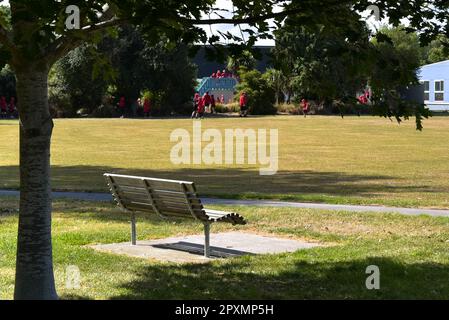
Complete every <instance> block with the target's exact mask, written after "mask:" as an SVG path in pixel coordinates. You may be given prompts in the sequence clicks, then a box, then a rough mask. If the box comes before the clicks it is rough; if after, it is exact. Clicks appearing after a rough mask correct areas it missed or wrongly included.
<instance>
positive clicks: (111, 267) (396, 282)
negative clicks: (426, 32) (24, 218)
mask: <svg viewBox="0 0 449 320" xmlns="http://www.w3.org/2000/svg"><path fill="white" fill-rule="evenodd" d="M0 201H1V209H0V253H1V256H0V299H10V298H12V294H13V281H14V266H15V250H16V247H15V246H16V232H17V212H16V211H17V210H15V209H16V208H17V201H16V200H12V199H9V200H8V199H0ZM235 209H238V211H239V212H241V213H242V214H244V215H245V216H246V217H248V220H249V222H250V223H249V224H248V225H247V226H243V227H232V226H227V225H214V226H213V231H214V232H218V231H225V230H228V231H231V230H241V231H247V232H257V233H259V234H269V235H277V236H279V237H288V238H296V239H306V240H310V241H315V242H319V243H322V244H326V245H327V246H325V247H321V248H315V249H311V250H306V251H298V252H296V253H289V254H278V255H263V256H252V257H240V258H235V259H232V260H226V261H224V260H221V261H214V262H212V263H208V264H205V265H199V264H186V265H178V264H170V263H161V262H156V261H152V260H144V259H138V258H129V257H124V256H116V255H112V254H106V253H98V252H95V251H94V250H92V249H90V248H87V247H85V245H88V244H94V243H113V242H123V241H128V236H129V223H128V220H129V217H127V215H124V214H122V213H121V212H120V211H119V210H118V209H117V208H115V207H114V206H113V205H112V204H109V203H87V202H74V201H64V200H58V201H56V202H55V204H54V212H55V213H54V218H53V219H54V221H53V226H54V228H53V239H54V259H55V273H56V278H57V279H56V282H57V288H58V293H59V294H60V295H61V297H62V298H64V299H79V298H84V299H161V298H163V299H220V298H223V299H309V298H319V299H328V298H338V299H349V298H360V299H381V298H392V299H396V298H398V299H399V298H401V299H415V298H424V299H436V298H440V299H449V282H448V281H447V280H448V279H449V250H448V249H447V248H448V242H449V219H447V218H432V217H424V216H421V217H405V216H400V215H394V214H391V215H389V214H366V213H364V214H358V213H347V212H329V211H318V210H303V209H286V208H284V209H271V208H270V209H266V208H249V207H242V208H235ZM138 232H139V238H140V239H141V240H143V239H155V238H163V237H168V236H180V235H187V234H201V233H202V226H201V225H200V224H198V223H195V222H189V221H185V220H183V221H170V222H164V221H161V220H159V219H158V218H157V217H156V216H146V215H139V216H138ZM212 239H213V238H212ZM69 265H76V266H78V267H79V269H80V271H81V289H78V290H74V289H66V288H65V285H64V284H65V269H66V267H67V266H69ZM369 265H377V266H378V267H379V268H380V272H381V277H380V283H381V289H380V290H378V291H369V290H367V289H366V287H365V280H366V277H367V275H366V274H365V270H366V268H367V267H368V266H369Z"/></svg>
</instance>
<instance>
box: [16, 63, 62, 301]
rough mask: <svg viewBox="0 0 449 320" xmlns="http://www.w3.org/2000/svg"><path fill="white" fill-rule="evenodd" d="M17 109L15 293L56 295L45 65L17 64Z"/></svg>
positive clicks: (21, 295)
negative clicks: (17, 175)
mask: <svg viewBox="0 0 449 320" xmlns="http://www.w3.org/2000/svg"><path fill="white" fill-rule="evenodd" d="M16 76H17V95H18V108H19V114H20V214H19V232H18V243H17V265H16V282H15V292H14V298H15V299H19V300H23V299H26V300H29V299H33V300H34V299H36V300H50V299H57V298H58V296H57V293H56V289H55V281H54V274H53V257H52V240H51V211H52V208H51V187H50V141H51V135H52V130H53V121H52V118H51V116H50V111H49V107H48V87H47V84H48V67H47V66H44V67H42V66H40V67H39V68H38V67H30V68H28V69H26V70H19V71H17V70H16Z"/></svg>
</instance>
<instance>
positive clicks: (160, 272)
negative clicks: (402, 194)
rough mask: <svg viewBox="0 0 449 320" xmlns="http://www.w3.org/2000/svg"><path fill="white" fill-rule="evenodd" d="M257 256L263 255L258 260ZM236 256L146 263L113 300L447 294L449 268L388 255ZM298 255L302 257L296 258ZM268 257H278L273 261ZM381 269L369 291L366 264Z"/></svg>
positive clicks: (436, 296) (425, 296)
mask: <svg viewBox="0 0 449 320" xmlns="http://www.w3.org/2000/svg"><path fill="white" fill-rule="evenodd" d="M258 259H260V260H259V261H258ZM280 259H281V260H284V261H282V262H283V263H279V260H278V259H275V258H272V260H270V258H257V257H256V258H248V259H237V260H233V261H232V262H230V263H227V264H222V265H213V264H206V265H177V266H176V265H170V266H168V265H148V266H146V267H145V268H144V269H142V270H140V271H139V272H138V274H137V279H136V280H133V281H131V282H127V283H123V284H122V285H121V288H122V289H125V290H126V291H127V292H128V293H127V294H124V295H121V296H116V297H113V299H386V298H388V299H447V298H448V297H449V283H448V281H447V279H448V277H449V268H448V266H447V265H443V264H434V263H420V264H403V263H401V262H400V261H395V260H392V259H386V258H375V257H373V258H368V259H362V260H354V261H349V262H321V263H309V262H305V261H296V262H294V263H292V262H291V259H288V258H287V257H286V256H282V257H281V258H280ZM296 260H298V259H296ZM270 261H276V264H275V265H270ZM370 265H376V266H378V267H379V268H380V272H381V274H380V286H381V289H380V290H367V288H366V285H365V282H366V279H367V277H368V276H369V275H367V274H365V271H366V268H367V267H368V266H370Z"/></svg>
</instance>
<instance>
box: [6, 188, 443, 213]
mask: <svg viewBox="0 0 449 320" xmlns="http://www.w3.org/2000/svg"><path fill="white" fill-rule="evenodd" d="M19 194H20V193H19V192H18V191H9V190H0V196H10V197H17V196H19ZM53 198H58V199H60V198H66V199H73V200H85V201H111V200H112V197H111V195H110V194H107V193H84V192H54V193H53ZM201 199H202V200H203V203H204V204H206V205H233V206H256V207H276V208H305V209H322V210H334V211H335V210H339V211H354V212H391V213H393V212H394V213H400V214H404V215H408V216H417V215H429V216H434V217H449V210H435V209H412V208H396V207H384V206H356V205H338V204H325V203H307V202H304V203H303V202H284V201H270V200H230V199H214V198H201Z"/></svg>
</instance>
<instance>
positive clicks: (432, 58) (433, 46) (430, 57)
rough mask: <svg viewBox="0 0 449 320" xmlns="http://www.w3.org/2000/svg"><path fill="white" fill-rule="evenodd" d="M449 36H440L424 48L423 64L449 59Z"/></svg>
mask: <svg viewBox="0 0 449 320" xmlns="http://www.w3.org/2000/svg"><path fill="white" fill-rule="evenodd" d="M448 44H449V38H448V37H447V36H440V37H438V38H437V39H436V40H434V41H432V42H431V43H430V45H429V46H427V47H425V49H424V61H423V64H430V63H436V62H441V61H445V60H449V45H448Z"/></svg>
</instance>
